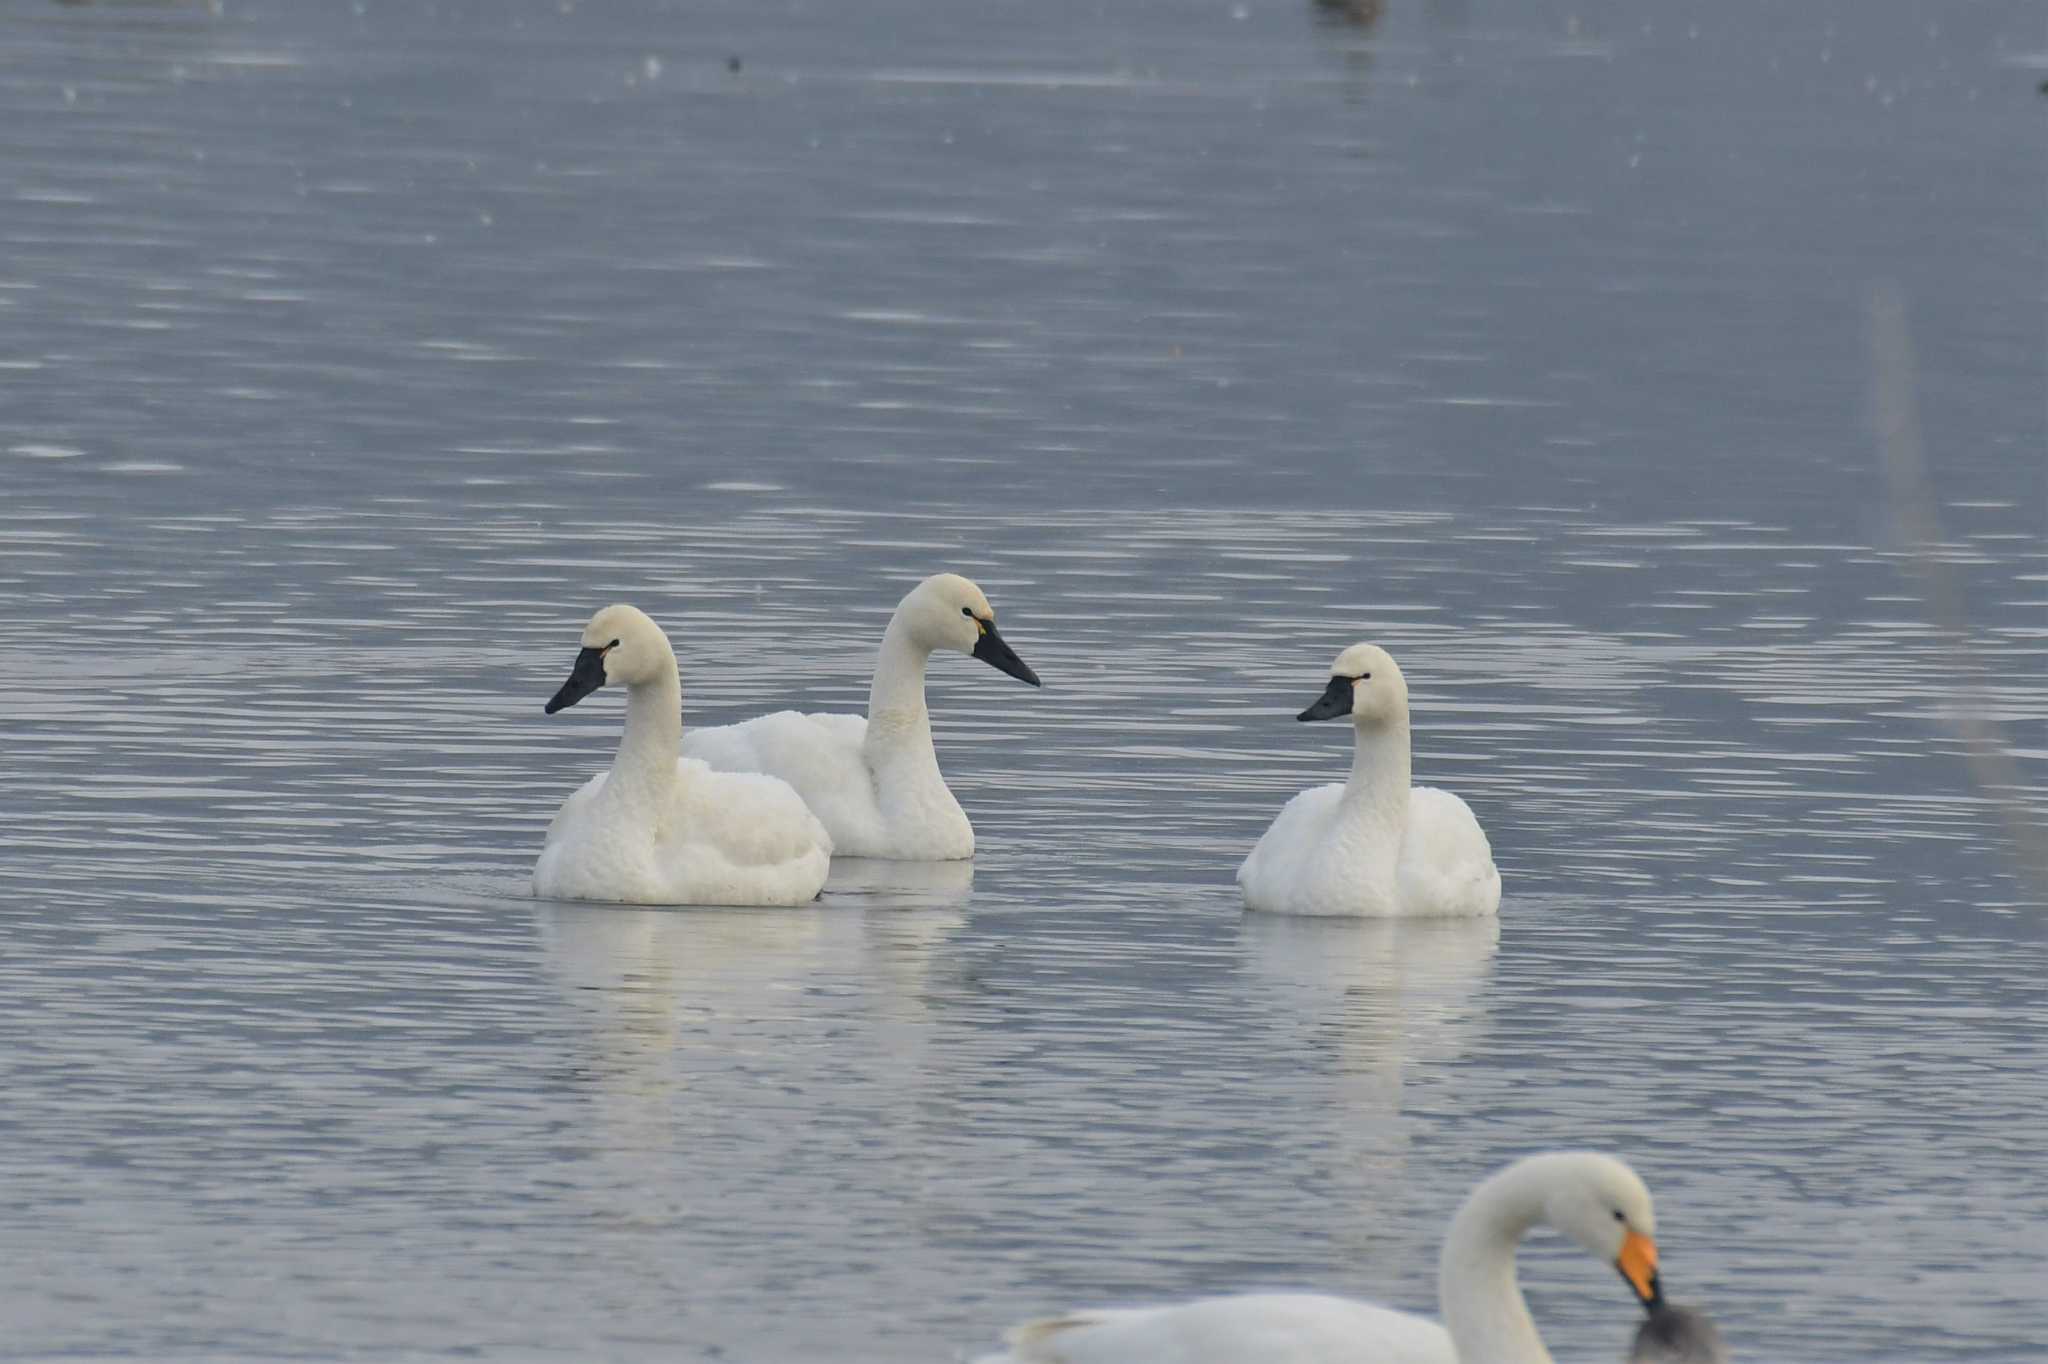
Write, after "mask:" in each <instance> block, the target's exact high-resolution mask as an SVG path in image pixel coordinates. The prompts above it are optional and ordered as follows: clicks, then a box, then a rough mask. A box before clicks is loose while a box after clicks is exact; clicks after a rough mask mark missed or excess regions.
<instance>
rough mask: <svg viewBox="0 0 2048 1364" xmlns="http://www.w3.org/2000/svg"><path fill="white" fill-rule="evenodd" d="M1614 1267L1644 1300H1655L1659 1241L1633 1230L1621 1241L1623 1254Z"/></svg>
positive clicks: (1656, 1294) (1656, 1295)
mask: <svg viewBox="0 0 2048 1364" xmlns="http://www.w3.org/2000/svg"><path fill="white" fill-rule="evenodd" d="M1614 1267H1615V1268H1616V1269H1618V1270H1620V1271H1621V1277H1622V1278H1624V1279H1627V1280H1628V1286H1629V1287H1630V1288H1633V1289H1634V1290H1635V1291H1636V1296H1637V1297H1638V1298H1641V1299H1642V1300H1643V1301H1644V1302H1655V1301H1656V1300H1657V1298H1658V1296H1659V1294H1658V1291H1657V1243H1656V1242H1655V1241H1652V1240H1651V1239H1650V1238H1649V1237H1647V1236H1645V1235H1643V1234H1642V1233H1641V1232H1639V1231H1635V1230H1631V1231H1630V1232H1629V1233H1628V1235H1627V1236H1624V1237H1623V1238H1622V1241H1621V1255H1620V1256H1619V1257H1618V1258H1617V1259H1616V1260H1615V1262H1614Z"/></svg>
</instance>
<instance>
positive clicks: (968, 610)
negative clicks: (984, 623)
mask: <svg viewBox="0 0 2048 1364" xmlns="http://www.w3.org/2000/svg"><path fill="white" fill-rule="evenodd" d="M960 614H961V615H963V616H968V617H972V616H973V615H974V608H973V607H971V606H963V607H961V608H960Z"/></svg>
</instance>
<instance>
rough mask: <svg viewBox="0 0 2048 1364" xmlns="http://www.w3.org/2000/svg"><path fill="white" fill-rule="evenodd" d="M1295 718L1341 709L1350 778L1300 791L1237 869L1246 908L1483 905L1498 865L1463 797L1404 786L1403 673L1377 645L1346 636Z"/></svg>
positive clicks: (1384, 910) (1395, 911) (1494, 891)
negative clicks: (1317, 690) (1312, 699)
mask: <svg viewBox="0 0 2048 1364" xmlns="http://www.w3.org/2000/svg"><path fill="white" fill-rule="evenodd" d="M1330 672H1331V677H1330V684H1329V686H1328V687H1327V688H1325V689H1324V691H1323V694H1322V697H1321V698H1320V699H1318V700H1317V701H1316V703H1315V704H1314V705H1312V706H1310V707H1309V708H1308V709H1307V710H1305V711H1303V712H1302V713H1301V714H1300V715H1299V716H1297V717H1295V718H1297V719H1300V720H1328V719H1330V718H1332V717H1334V716H1338V715H1349V716H1350V717H1351V725H1352V728H1353V729H1354V730H1355V731H1356V734H1357V739H1356V744H1357V747H1356V751H1355V752H1354V754H1353V757H1352V761H1351V779H1350V780H1349V781H1347V782H1345V783H1344V784H1343V785H1342V786H1318V787H1315V788H1314V789H1312V790H1308V791H1304V792H1302V793H1301V794H1300V795H1298V796H1296V797H1295V798H1294V799H1293V800H1290V801H1288V802H1287V804H1286V805H1285V806H1284V807H1283V808H1282V809H1281V811H1280V815H1279V818H1277V819H1275V820H1274V821H1273V826H1272V827H1271V828H1270V829H1267V830H1266V832H1265V834H1264V836H1263V837H1261V838H1260V839H1259V841H1258V844H1257V845H1256V846H1255V847H1253V848H1252V851H1251V855H1250V856H1248V857H1246V858H1245V860H1244V865H1243V866H1241V867H1239V868H1238V869H1237V883H1238V884H1239V885H1240V886H1243V887H1244V902H1245V907H1246V908H1248V909H1262V910H1270V911H1272V912H1274V913H1276V914H1359V915H1372V916H1382V917H1393V916H1397V915H1418V916H1420V915H1475V914H1491V913H1493V912H1494V911H1495V910H1497V909H1499V908H1500V873H1499V872H1498V871H1496V870H1495V869H1494V865H1493V849H1492V848H1491V847H1490V846H1489V845H1488V844H1487V841H1486V834H1485V832H1484V831H1483V830H1482V829H1480V827H1479V821H1478V820H1477V819H1474V818H1473V817H1472V811H1471V809H1470V808H1469V807H1468V806H1467V805H1466V804H1465V802H1464V801H1462V800H1460V799H1458V798H1457V797H1456V796H1454V795H1452V794H1451V793H1450V792H1448V791H1439V790H1437V789H1435V788H1434V787H1429V786H1417V787H1414V788H1412V789H1411V788H1410V787H1409V785H1408V684H1407V682H1406V681H1405V680H1403V678H1402V677H1401V670H1400V668H1398V667H1396V666H1395V664H1394V660H1393V657H1392V656H1391V655H1390V654H1388V653H1387V651H1386V650H1385V649H1382V648H1379V647H1378V646H1376V645H1372V644H1354V645H1352V646H1351V647H1350V648H1349V649H1346V650H1345V651H1344V652H1343V653H1341V654H1339V655H1337V662H1336V663H1335V664H1334V665H1333V666H1332V667H1331V670H1330Z"/></svg>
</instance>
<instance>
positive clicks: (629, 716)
mask: <svg viewBox="0 0 2048 1364" xmlns="http://www.w3.org/2000/svg"><path fill="white" fill-rule="evenodd" d="M682 741H683V684H682V679H681V678H679V677H678V676H677V675H676V665H675V659H674V658H673V657H671V658H670V659H669V661H668V666H667V667H666V668H664V669H662V670H661V671H660V672H659V673H657V674H656V675H655V676H654V678H652V679H651V680H649V681H646V682H638V683H635V684H633V685H632V686H630V687H628V688H627V689H626V732H625V733H624V734H623V735H621V736H620V737H619V754H618V757H617V758H616V759H614V760H613V762H612V772H613V774H614V778H615V779H616V780H617V781H618V782H619V783H620V784H621V786H622V787H624V788H626V789H637V790H655V789H660V788H663V787H666V786H668V785H671V784H673V783H674V781H675V780H676V758H677V756H678V753H679V749H680V746H681V744H682Z"/></svg>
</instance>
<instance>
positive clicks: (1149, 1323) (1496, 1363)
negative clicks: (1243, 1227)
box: [979, 1151, 1663, 1364]
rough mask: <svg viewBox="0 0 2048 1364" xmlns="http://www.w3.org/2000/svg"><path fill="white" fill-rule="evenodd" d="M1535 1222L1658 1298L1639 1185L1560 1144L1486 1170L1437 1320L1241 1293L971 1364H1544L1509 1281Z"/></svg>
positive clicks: (1105, 1323)
mask: <svg viewBox="0 0 2048 1364" xmlns="http://www.w3.org/2000/svg"><path fill="white" fill-rule="evenodd" d="M1539 1225H1542V1226H1548V1227H1551V1228H1554V1229H1555V1230H1558V1231H1561V1232H1563V1233H1564V1234H1565V1235H1567V1236H1569V1237H1571V1238H1572V1240H1574V1241H1576V1242H1578V1243H1579V1246H1580V1247H1581V1248H1582V1249H1584V1250H1585V1252H1586V1253H1587V1254H1589V1255H1591V1256H1593V1257H1595V1258H1596V1259H1599V1260H1601V1261H1603V1262H1605V1263H1608V1264H1611V1265H1613V1266H1614V1267H1615V1268H1616V1269H1618V1270H1620V1271H1621V1275H1622V1277H1623V1278H1624V1279H1626V1280H1628V1284H1629V1287H1630V1288H1632V1289H1634V1290H1635V1294H1636V1298H1637V1300H1638V1301H1640V1302H1641V1303H1642V1304H1643V1305H1644V1307H1645V1308H1648V1309H1652V1310H1654V1309H1655V1308H1656V1307H1657V1306H1658V1305H1660V1304H1661V1303H1662V1302H1663V1293H1662V1291H1661V1289H1660V1288H1659V1285H1658V1282H1657V1244H1656V1241H1655V1240H1654V1239H1653V1238H1654V1237H1655V1235H1656V1215H1655V1213H1654V1211H1653V1210H1652V1208H1651V1206H1650V1192H1649V1190H1648V1189H1645V1188H1644V1187H1643V1182H1642V1181H1641V1180H1640V1179H1638V1178H1636V1174H1635V1171H1633V1170H1631V1169H1629V1167H1628V1166H1627V1165H1625V1164H1623V1163H1622V1162H1621V1161H1619V1160H1616V1159H1615V1158H1614V1157H1612V1156H1605V1155H1598V1154H1595V1153H1592V1152H1586V1151H1559V1152H1550V1153H1548V1154H1545V1155H1536V1156H1527V1157H1525V1158H1523V1159H1521V1160H1518V1161H1516V1162H1515V1163H1514V1164H1512V1165H1510V1166H1508V1167H1507V1168H1506V1169H1504V1170H1502V1171H1500V1172H1499V1173H1498V1174H1495V1175H1494V1176H1493V1177H1492V1178H1490V1179H1488V1180H1486V1181H1485V1182H1484V1183H1482V1184H1481V1185H1480V1186H1479V1187H1478V1188H1477V1189H1474V1190H1473V1191H1472V1194H1471V1196H1470V1197H1468V1198H1467V1199H1466V1200H1465V1203H1464V1206H1463V1207H1461V1208H1459V1209H1458V1213H1457V1216H1455V1217H1453V1218H1452V1219H1451V1229H1450V1233H1449V1234H1448V1236H1446V1237H1445V1239H1444V1249H1443V1255H1442V1256H1441V1258H1440V1259H1439V1261H1438V1265H1437V1295H1438V1300H1439V1303H1440V1305H1441V1309H1442V1312H1443V1324H1442V1325H1438V1324H1437V1323H1436V1322H1433V1321H1430V1320H1429V1319H1427V1318H1425V1317H1418V1316H1412V1315H1410V1314H1409V1313H1406V1312H1397V1311H1395V1310H1393V1309H1392V1308H1388V1307H1375V1306H1373V1305H1372V1304H1370V1303H1363V1302H1356V1301H1353V1300H1352V1299H1349V1298H1335V1297H1325V1296H1323V1295H1320V1294H1313V1293H1251V1294H1245V1295H1242V1296H1238V1297H1227V1298H1207V1299H1203V1300H1201V1301H1197V1302H1191V1303H1186V1304H1184V1305H1181V1306H1177V1307H1141V1308H1110V1309H1105V1310H1101V1311H1093V1312H1075V1313H1071V1314H1069V1315H1067V1316H1063V1317H1054V1318H1052V1319H1050V1320H1047V1321H1038V1322H1032V1323H1030V1324H1029V1325H1026V1326H1020V1327H1018V1328H1017V1329H1016V1330H1014V1331H1012V1332H1011V1333H1010V1335H1009V1346H1010V1348H1009V1349H1008V1351H1006V1352H1005V1353H1002V1354H996V1355H987V1356H984V1357H983V1358H982V1359H981V1360H980V1361H979V1364H1137V1362H1138V1361H1143V1364H1251V1361H1258V1364H1550V1353H1549V1352H1548V1351H1547V1350H1545V1349H1544V1348H1543V1341H1542V1338H1541V1337H1539V1336H1538V1335H1537V1333H1536V1323H1535V1322H1534V1321H1533V1320H1532V1319H1531V1318H1530V1316H1529V1307H1528V1304H1527V1303H1526V1302H1524V1301H1523V1299H1522V1289H1521V1286H1520V1284H1519V1283H1517V1282H1516V1278H1515V1247H1516V1246H1517V1245H1518V1244H1519V1243H1520V1242H1521V1239H1522V1237H1523V1235H1524V1234H1525V1233H1526V1232H1528V1230H1529V1229H1530V1228H1531V1227H1535V1226H1539Z"/></svg>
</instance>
